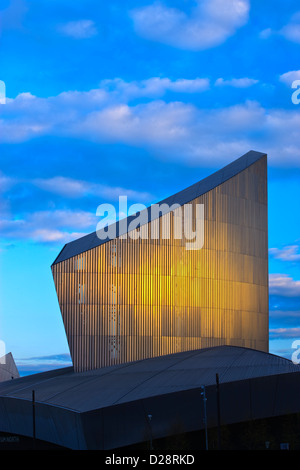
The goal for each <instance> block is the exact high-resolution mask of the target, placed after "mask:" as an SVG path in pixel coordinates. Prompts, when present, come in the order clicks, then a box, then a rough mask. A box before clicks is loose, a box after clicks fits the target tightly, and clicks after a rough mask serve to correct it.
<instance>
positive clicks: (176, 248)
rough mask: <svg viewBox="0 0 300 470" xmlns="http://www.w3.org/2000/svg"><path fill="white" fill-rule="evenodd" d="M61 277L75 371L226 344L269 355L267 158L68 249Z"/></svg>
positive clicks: (242, 164)
mask: <svg viewBox="0 0 300 470" xmlns="http://www.w3.org/2000/svg"><path fill="white" fill-rule="evenodd" d="M154 206H155V207H154ZM111 234H113V236H111ZM52 273H53V278H54V282H55V286H56V292H57V296H58V301H59V305H60V309H61V313H62V318H63V322H64V326H65V330H66V335H67V339H68V344H69V348H70V353H71V357H72V361H73V365H74V369H75V371H76V372H80V371H86V370H91V369H97V368H99V367H105V366H111V365H114V364H124V363H128V362H132V361H137V360H141V359H146V358H153V357H158V356H163V355H169V354H174V353H180V352H184V351H191V350H197V349H202V348H210V347H215V346H221V345H230V346H239V347H245V348H252V349H256V350H260V351H264V352H267V351H268V339H269V333H268V323H269V321H268V311H269V309H268V205H267V156H266V154H263V153H260V152H255V151H250V152H248V153H247V154H245V155H243V156H242V157H240V158H239V159H237V160H236V161H234V162H232V163H231V164H229V165H227V166H226V167H224V168H223V169H221V170H219V171H217V172H216V173H214V174H213V175H211V176H208V177H207V178H205V179H203V180H202V181H200V182H197V183H195V184H194V185H192V186H190V187H188V188H186V189H184V190H183V191H180V192H179V193H177V194H174V195H173V196H170V197H169V198H167V199H165V200H163V201H161V202H159V203H158V204H156V205H153V206H151V207H149V208H147V209H145V210H144V211H142V212H141V213H139V214H136V215H133V216H130V217H128V218H126V219H124V220H121V221H119V222H116V223H115V224H113V225H111V226H109V227H105V228H102V230H99V231H95V232H94V233H92V234H90V235H87V236H84V237H82V238H79V239H78V240H75V241H73V242H71V243H68V244H66V245H65V246H64V247H63V249H62V251H61V252H60V253H59V255H58V257H57V258H56V260H55V261H54V263H53V265H52Z"/></svg>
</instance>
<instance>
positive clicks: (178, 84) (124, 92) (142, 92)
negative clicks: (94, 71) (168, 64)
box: [100, 77, 210, 102]
mask: <svg viewBox="0 0 300 470" xmlns="http://www.w3.org/2000/svg"><path fill="white" fill-rule="evenodd" d="M209 85H210V83H209V80H208V79H207V78H194V79H184V78H181V79H178V80H173V81H172V80H170V79H169V78H160V77H152V78H149V79H147V80H140V81H133V82H125V81H124V80H122V79H121V78H115V79H111V80H103V81H102V82H101V83H100V87H103V89H104V90H105V91H106V92H107V93H110V94H112V95H113V96H115V97H116V98H118V99H119V100H122V101H125V102H127V101H130V100H131V99H135V98H141V97H146V98H158V97H162V96H163V95H164V94H165V93H166V92H168V91H171V92H173V93H199V92H202V91H205V90H207V89H208V88H209Z"/></svg>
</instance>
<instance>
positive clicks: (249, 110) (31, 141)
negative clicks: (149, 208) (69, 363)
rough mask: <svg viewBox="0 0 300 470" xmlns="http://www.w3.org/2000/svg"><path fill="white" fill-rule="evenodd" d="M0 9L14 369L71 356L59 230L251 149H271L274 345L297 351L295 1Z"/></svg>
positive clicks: (298, 21) (78, 228)
mask: <svg viewBox="0 0 300 470" xmlns="http://www.w3.org/2000/svg"><path fill="white" fill-rule="evenodd" d="M0 8H1V10H0V80H2V81H3V82H4V83H5V87H6V100H5V103H3V102H2V100H1V103H2V104H0V162H1V165H0V194H1V199H0V215H1V217H0V230H1V251H0V262H1V264H0V281H1V284H0V289H1V292H0V295H1V297H0V309H1V311H0V312H1V316H0V328H1V329H0V339H1V340H2V341H4V342H5V345H6V350H7V352H9V351H11V352H12V353H13V355H14V357H15V360H16V362H17V364H19V365H20V367H21V368H22V367H24V368H25V367H28V368H30V367H32V368H34V367H38V368H43V367H44V368H47V367H48V368H49V367H52V366H56V365H57V364H65V360H66V355H67V354H68V352H69V351H68V346H67V341H66V338H65V333H64V329H63V324H62V320H61V315H60V312H59V307H58V303H57V298H56V294H55V289H54V284H53V280H52V276H51V271H50V265H51V263H52V262H53V260H54V259H55V257H56V256H57V254H58V252H59V251H60V249H61V248H62V246H63V244H64V243H65V242H67V241H70V240H72V239H74V238H77V237H78V236H81V235H82V234H85V233H89V232H91V231H94V230H95V227H96V223H97V217H96V209H97V207H98V205H99V204H101V203H103V202H108V203H113V204H116V203H117V200H118V196H119V195H120V194H122V195H123V194H125V195H127V196H128V200H129V203H143V204H146V205H150V204H152V203H155V202H157V201H159V200H161V199H163V198H164V197H167V196H168V195H170V194H173V193H174V192H176V191H179V190H181V189H183V188H185V187H186V186H188V185H190V184H193V183H194V182H195V181H198V180H200V179H202V178H203V177H205V176H207V175H208V174H210V173H212V172H213V171H215V170H217V169H219V168H220V167H222V166H224V165H226V164H227V163H229V162H230V161H232V160H234V159H235V158H238V157H239V156H240V155H242V154H244V153H246V152H247V151H248V150H250V149H253V150H257V151H261V152H266V153H268V156H269V160H268V162H269V248H270V252H269V270H270V352H272V353H275V354H278V355H282V356H285V357H289V358H291V355H292V353H293V351H294V349H293V348H292V343H293V341H294V340H297V339H300V272H299V266H300V248H299V246H300V234H299V227H300V215H299V209H298V206H299V182H300V147H299V136H300V114H299V111H300V104H299V105H297V104H295V103H294V102H293V101H292V94H293V92H295V90H294V89H293V88H292V83H293V82H294V81H295V80H299V79H300V70H299V53H300V7H299V3H298V2H297V1H294V0H286V1H283V0H272V1H271V0H266V1H264V2H261V1H258V0H226V1H224V0H199V1H196V0H195V1H192V0H181V1H179V0H172V1H169V0H162V1H152V0H148V1H145V0H142V1H141V0H140V1H137V0H129V1H127V2H123V1H111V2H102V1H95V0H93V1H92V0H85V1H83V0H77V1H76V2H71V1H70V0H68V1H67V0H59V1H58V0H51V1H50V0H2V2H1V6H0ZM0 92H1V89H0ZM50 356H53V357H52V358H51V357H50ZM31 358H38V359H34V360H32V359H31ZM47 358H48V359H47Z"/></svg>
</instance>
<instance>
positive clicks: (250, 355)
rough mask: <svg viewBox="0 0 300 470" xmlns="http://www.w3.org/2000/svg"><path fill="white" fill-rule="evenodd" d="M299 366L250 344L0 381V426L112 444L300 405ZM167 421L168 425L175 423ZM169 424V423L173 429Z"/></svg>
mask: <svg viewBox="0 0 300 470" xmlns="http://www.w3.org/2000/svg"><path fill="white" fill-rule="evenodd" d="M299 372H300V366H299V365H295V364H293V363H292V362H291V361H289V360H287V359H284V358H281V357H278V356H274V355H272V354H268V353H263V352H259V351H255V350H251V349H246V348H241V347H232V346H221V347H214V348H208V349H202V350H195V351H187V352H182V353H178V354H172V355H169V356H161V357H157V358H151V359H146V360H141V361H138V362H133V363H127V364H123V365H118V366H112V367H106V368H102V369H98V370H93V371H90V372H81V373H75V372H74V371H73V368H72V367H71V368H64V369H58V370H56V371H51V372H45V373H40V374H35V375H32V376H27V377H21V378H18V379H15V380H10V381H7V382H3V383H2V384H0V432H8V433H13V434H16V435H19V436H27V437H33V405H32V404H33V402H32V398H33V396H32V391H33V390H34V391H35V428H34V429H35V436H36V439H38V440H39V441H44V442H45V441H46V442H48V443H49V442H50V443H52V444H57V445H59V446H63V447H65V448H70V449H75V450H80V449H82V450H93V449H119V448H122V447H124V446H128V445H133V444H136V443H139V442H143V441H147V440H148V439H149V432H150V430H149V420H148V418H147V416H148V415H149V414H151V415H152V418H153V419H152V420H151V436H152V437H153V438H154V439H159V438H162V437H166V436H170V435H172V434H176V429H178V427H176V426H177V425H178V424H179V425H180V428H181V429H182V430H183V431H184V432H190V431H197V430H199V429H203V426H204V414H203V413H204V410H203V404H202V403H203V402H202V399H201V394H200V391H201V390H200V387H201V385H205V387H206V397H207V420H208V421H207V422H208V427H214V426H216V425H217V401H216V373H218V374H219V383H220V398H221V400H220V402H221V417H222V424H230V423H237V422H241V421H249V420H253V419H259V418H266V417H267V418H268V417H274V416H280V415H286V414H291V413H299V412H300V403H299V387H300V373H299ZM174 425H176V426H175V428H174ZM174 429H175V430H174Z"/></svg>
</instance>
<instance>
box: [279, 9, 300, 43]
mask: <svg viewBox="0 0 300 470" xmlns="http://www.w3.org/2000/svg"><path fill="white" fill-rule="evenodd" d="M280 34H282V36H284V37H285V38H286V39H288V40H290V41H292V42H295V43H297V44H300V11H298V12H296V13H295V14H294V15H293V16H292V18H291V20H290V22H289V23H288V24H287V25H285V26H284V27H283V28H281V30H280Z"/></svg>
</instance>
